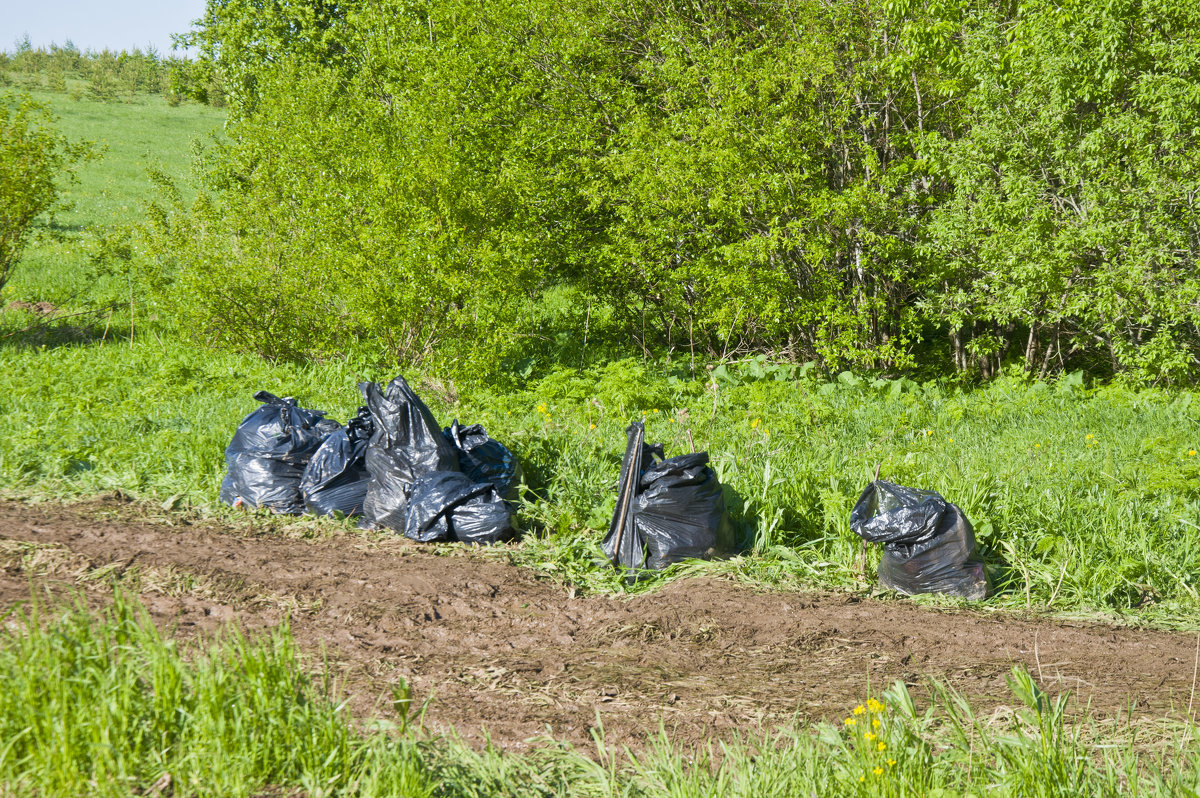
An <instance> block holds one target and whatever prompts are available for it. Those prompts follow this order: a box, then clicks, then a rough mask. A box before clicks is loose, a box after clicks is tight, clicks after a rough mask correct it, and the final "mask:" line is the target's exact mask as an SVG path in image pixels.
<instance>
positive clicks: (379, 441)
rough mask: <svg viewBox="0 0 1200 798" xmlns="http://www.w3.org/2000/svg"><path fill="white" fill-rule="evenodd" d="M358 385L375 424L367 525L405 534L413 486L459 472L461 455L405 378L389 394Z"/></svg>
mask: <svg viewBox="0 0 1200 798" xmlns="http://www.w3.org/2000/svg"><path fill="white" fill-rule="evenodd" d="M358 387H359V389H360V390H361V391H362V392H363V396H364V397H365V398H366V400H367V407H368V408H369V409H370V411H371V423H372V425H373V426H374V430H373V431H372V433H371V440H370V441H369V442H368V443H367V454H366V466H367V472H368V473H369V474H370V475H371V479H370V481H369V482H368V483H367V495H366V498H365V499H364V500H363V525H364V526H367V527H375V528H382V529H391V530H394V531H396V532H404V529H405V523H406V522H405V510H406V509H407V507H408V498H409V495H410V494H411V493H412V489H413V484H414V483H416V481H417V479H418V477H422V476H425V475H427V474H432V473H433V472H435V471H458V470H459V466H458V454H457V453H456V452H455V450H454V445H453V444H451V443H450V441H448V440H446V436H445V435H443V434H442V428H441V425H439V424H438V423H437V421H436V420H435V419H434V417H433V413H432V412H430V410H429V408H428V407H426V406H425V403H424V402H422V401H421V400H420V398H418V397H417V395H416V394H415V393H413V390H412V388H410V387H408V383H407V382H405V381H404V378H403V377H397V378H396V379H394V380H392V381H391V383H390V384H389V385H388V387H387V391H386V392H385V391H384V390H382V389H381V388H380V387H379V386H378V385H377V384H375V383H373V382H364V383H362V384H360V385H359V386H358Z"/></svg>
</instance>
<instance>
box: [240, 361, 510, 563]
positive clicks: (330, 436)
mask: <svg viewBox="0 0 1200 798" xmlns="http://www.w3.org/2000/svg"><path fill="white" fill-rule="evenodd" d="M359 389H360V390H361V391H362V394H363V397H364V399H365V401H366V404H365V405H364V406H363V407H361V408H359V411H358V413H357V415H356V416H355V417H354V418H352V419H351V420H350V422H349V423H348V424H346V426H344V427H343V426H341V425H340V424H338V423H337V422H336V421H332V420H330V419H327V418H325V414H324V413H323V412H321V411H319V410H309V409H306V408H303V407H300V406H298V404H297V403H296V400H294V399H281V398H279V397H277V396H275V395H273V394H270V393H267V392H266V391H260V392H258V393H256V394H255V395H254V398H255V399H257V400H258V401H260V402H262V406H261V407H259V408H258V409H257V410H255V411H254V412H252V413H251V414H250V415H248V416H246V418H245V419H244V420H243V421H242V423H241V424H240V425H239V426H238V429H237V432H236V433H235V434H234V436H233V440H232V441H231V442H230V444H229V446H228V448H227V449H226V450H225V464H226V467H227V468H228V473H227V474H226V476H225V480H224V481H223V482H222V483H221V496H220V498H221V501H223V502H225V503H226V504H229V505H232V506H235V507H238V506H247V507H264V508H268V509H270V510H273V511H274V512H277V513H292V514H300V513H303V512H305V511H307V512H310V513H313V514H314V515H339V514H340V515H342V516H361V518H362V520H361V522H360V524H361V525H362V526H364V527H367V528H375V529H390V530H392V531H394V532H399V533H401V534H403V535H405V536H407V537H410V538H412V539H414V540H419V541H422V542H430V541H438V540H448V541H460V542H464V543H479V544H492V543H498V542H500V541H503V540H507V539H509V538H511V537H513V536H514V535H515V534H516V531H515V527H514V524H513V509H514V507H515V502H516V499H517V495H518V490H519V486H520V483H521V469H520V465H519V464H518V462H517V459H516V458H515V457H514V456H513V454H512V452H510V451H509V450H508V449H507V448H505V446H504V445H503V444H501V443H499V442H498V441H495V440H493V439H492V438H490V437H489V436H488V434H487V432H486V431H484V429H483V427H481V426H479V425H478V424H472V425H470V426H462V425H460V424H459V423H458V421H457V420H455V421H454V422H453V423H452V424H451V425H450V427H449V428H447V429H442V428H441V426H440V425H439V424H438V423H437V421H436V420H435V419H434V417H433V413H432V412H430V410H429V408H428V407H427V406H426V405H425V403H424V402H422V401H421V399H420V398H419V397H418V396H417V395H416V394H415V393H413V390H412V388H410V387H409V385H408V383H407V382H405V381H404V378H402V377H397V378H396V379H394V380H392V382H391V383H390V384H389V385H388V386H387V388H386V389H383V388H381V387H380V386H379V385H377V384H375V383H362V384H361V385H359Z"/></svg>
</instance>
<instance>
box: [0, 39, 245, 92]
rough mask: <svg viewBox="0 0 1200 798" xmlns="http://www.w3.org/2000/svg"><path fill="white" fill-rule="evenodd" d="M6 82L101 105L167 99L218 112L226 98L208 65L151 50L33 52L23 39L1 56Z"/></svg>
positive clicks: (56, 48)
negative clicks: (192, 101)
mask: <svg viewBox="0 0 1200 798" xmlns="http://www.w3.org/2000/svg"><path fill="white" fill-rule="evenodd" d="M5 80H8V81H11V82H14V83H16V84H18V85H20V86H22V87H23V88H25V89H27V90H30V91H40V90H45V91H50V92H54V93H61V94H68V93H69V94H70V95H71V96H72V98H73V99H81V98H82V97H83V96H84V91H85V90H86V91H87V95H88V96H89V97H90V98H92V99H96V100H101V101H104V102H109V101H113V100H123V101H125V102H132V101H134V99H135V97H137V96H138V95H145V94H165V95H167V96H168V97H174V98H175V99H176V100H181V99H182V98H183V97H184V96H187V97H191V98H192V99H195V100H198V101H199V102H203V103H207V104H209V105H212V106H214V107H220V106H221V105H223V104H224V98H225V94H224V89H223V88H222V86H221V84H220V82H219V81H217V80H216V78H215V76H214V74H213V71H212V68H211V65H210V64H209V63H208V62H206V61H195V60H191V59H187V58H182V57H178V56H173V55H172V56H163V55H161V54H160V53H159V52H158V51H157V50H155V49H154V48H153V47H148V48H147V49H145V50H141V49H139V48H137V47H135V48H133V49H132V50H121V51H113V50H109V49H107V48H105V49H103V50H100V51H99V52H97V51H94V50H88V51H81V50H80V49H79V48H78V47H76V46H75V44H74V43H72V42H71V40H70V39H68V40H67V43H66V44H65V45H61V46H60V45H58V44H51V45H50V47H49V48H43V47H33V46H32V45H31V44H30V42H29V39H28V37H26V38H25V39H24V40H22V41H20V42H18V46H17V49H16V51H15V52H14V53H12V54H11V55H10V54H8V53H0V85H3V82H4V81H5Z"/></svg>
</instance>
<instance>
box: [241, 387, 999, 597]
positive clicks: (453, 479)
mask: <svg viewBox="0 0 1200 798" xmlns="http://www.w3.org/2000/svg"><path fill="white" fill-rule="evenodd" d="M358 387H359V390H361V391H362V394H363V398H364V400H365V401H366V404H365V405H364V406H363V407H361V408H359V410H358V413H357V415H355V417H354V418H352V419H350V421H349V423H347V424H346V425H345V426H342V425H340V424H338V423H337V422H336V421H332V420H330V419H327V418H325V414H324V413H322V412H321V411H319V410H309V409H306V408H303V407H300V406H299V405H298V404H297V403H296V400H294V399H290V398H289V399H281V398H279V397H278V396H275V395H274V394H271V393H268V392H266V391H260V392H258V393H256V394H255V395H254V398H255V399H257V400H258V401H259V402H261V403H262V405H261V407H259V408H258V409H257V410H255V411H254V412H252V413H251V414H250V415H248V416H246V418H245V420H243V421H242V423H241V424H240V425H239V426H238V428H237V432H236V433H235V434H234V436H233V440H232V441H231V442H230V444H229V447H228V448H227V449H226V450H225V463H226V466H227V467H228V474H227V475H226V477H225V480H224V482H222V484H221V496H220V498H221V501H223V502H225V503H226V504H230V505H233V506H235V507H238V506H247V507H263V508H268V509H270V510H273V511H274V512H277V513H292V514H300V513H304V512H309V513H312V514H314V515H341V516H346V517H350V516H360V517H361V519H362V520H361V521H360V525H361V526H363V527H366V528H372V529H386V530H392V531H394V532H398V533H400V534H403V535H405V536H407V537H409V538H412V539H413V540H418V541H422V542H432V541H460V542H464V543H477V544H493V543H498V542H501V541H505V540H509V539H511V538H513V537H515V535H516V525H515V523H514V510H515V508H516V504H517V501H518V494H519V488H520V484H521V468H520V465H519V464H518V462H517V459H516V457H514V456H513V453H512V452H510V451H509V450H508V449H507V448H506V447H505V446H504V445H503V444H501V443H499V442H498V441H495V440H493V439H492V438H491V437H489V436H488V434H487V432H486V431H485V430H484V429H483V427H481V426H480V425H478V424H472V425H470V426H463V425H460V424H459V423H458V421H457V420H455V421H454V422H453V423H452V424H451V425H450V426H449V427H447V428H445V429H442V427H441V426H440V425H439V424H438V423H437V421H436V419H434V417H433V413H432V412H430V410H429V408H428V407H426V405H425V403H424V402H422V401H421V399H420V398H419V397H418V396H417V395H416V394H415V393H413V390H412V389H411V388H410V387H409V385H408V383H407V382H405V381H404V379H403V378H402V377H397V378H396V379H394V380H392V382H391V383H390V384H388V386H387V388H386V389H384V388H381V387H380V386H379V385H377V384H375V383H371V382H365V383H362V384H360V385H359V386H358ZM626 434H627V442H626V449H625V457H624V459H623V460H622V463H621V471H620V477H619V480H618V484H617V503H616V507H615V509H614V511H613V518H612V523H611V524H610V525H609V529H608V534H607V535H606V536H605V538H604V540H603V542H602V543H601V548H602V550H603V552H604V554H605V556H606V557H607V558H608V561H609V563H611V565H612V566H614V567H616V568H619V569H624V570H625V571H626V572H628V573H629V574H631V575H632V576H634V577H636V575H637V574H638V573H640V572H643V571H647V570H659V569H662V568H666V567H667V566H669V565H671V564H673V563H677V562H680V561H682V560H685V559H707V558H710V557H714V556H719V555H722V554H727V553H730V552H732V551H733V550H734V548H735V541H734V534H733V525H732V523H731V521H730V518H729V514H728V512H727V511H726V504H725V496H724V492H723V490H722V487H721V483H720V482H719V480H718V479H717V476H716V474H715V473H714V472H713V470H712V468H710V467H709V464H708V453H707V452H696V453H693V454H685V455H680V456H677V457H671V458H668V457H666V456H665V454H664V452H663V446H662V444H653V445H651V444H647V443H646V440H645V438H646V430H645V426H644V424H642V423H640V422H639V423H634V424H632V425H631V426H630V427H629V429H628V430H627V431H626ZM850 526H851V528H852V529H853V530H854V531H855V532H856V533H858V534H859V535H860V536H861V537H862V539H863V540H864V541H867V542H871V543H882V544H883V547H884V550H883V557H882V560H881V561H880V564H879V571H878V573H879V581H880V582H881V583H882V584H883V585H884V586H886V587H889V588H891V589H893V590H897V591H899V592H901V593H907V594H916V593H948V594H950V595H955V596H961V597H964V598H967V599H982V598H984V597H986V596H987V594H988V591H989V584H988V579H987V574H986V572H985V570H984V566H983V562H982V561H981V560H980V559H979V557H978V555H977V552H976V545H975V535H974V531H973V529H972V527H971V522H970V521H968V520H967V517H966V516H965V515H964V514H963V512H962V510H961V509H959V508H958V507H957V506H956V505H954V504H951V503H950V502H947V501H946V500H945V499H944V498H943V497H942V496H941V495H939V494H937V493H934V492H932V491H922V490H915V489H912V488H906V487H903V486H901V485H896V484H893V483H891V482H886V481H883V480H879V479H876V480H875V481H874V482H872V483H871V484H870V485H868V486H867V488H866V489H865V490H864V491H863V493H862V495H861V496H860V497H859V500H858V502H857V504H856V505H855V506H854V509H853V510H852V511H851V514H850Z"/></svg>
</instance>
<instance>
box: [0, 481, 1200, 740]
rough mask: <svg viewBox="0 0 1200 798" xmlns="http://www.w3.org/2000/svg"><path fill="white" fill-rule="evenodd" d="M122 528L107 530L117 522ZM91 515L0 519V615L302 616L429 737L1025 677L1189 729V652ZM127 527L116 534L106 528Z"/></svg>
mask: <svg viewBox="0 0 1200 798" xmlns="http://www.w3.org/2000/svg"><path fill="white" fill-rule="evenodd" d="M109 509H110V510H111V508H109ZM103 511H104V508H103V507H100V506H97V505H90V506H89V505H83V506H74V507H63V506H57V505H25V504H20V503H15V502H0V562H3V563H4V565H5V568H4V571H3V573H2V574H0V607H10V606H12V605H14V604H16V603H19V602H22V601H25V600H28V598H29V595H30V584H31V582H32V584H33V585H34V589H35V590H36V591H38V592H45V593H49V594H52V595H61V594H63V593H64V592H70V591H74V590H78V591H82V592H83V594H84V595H85V596H86V597H87V598H88V600H89V603H92V604H93V605H100V604H103V603H104V602H105V600H106V599H105V595H106V594H107V595H109V596H111V588H110V587H109V584H110V582H106V578H109V577H112V576H115V575H118V574H121V573H122V572H128V573H136V574H138V577H137V581H134V582H133V583H134V584H139V585H140V586H141V594H142V599H143V601H144V602H145V603H146V605H147V606H148V607H149V609H150V610H151V612H152V614H153V616H154V617H155V618H156V619H157V620H158V621H159V622H160V623H161V624H162V625H163V626H164V628H172V629H173V630H174V631H173V633H174V634H176V635H179V636H181V637H184V638H187V637H192V636H195V635H197V634H210V633H213V632H215V631H216V630H218V629H219V628H221V627H222V626H223V625H225V624H226V623H228V622H230V621H234V620H237V621H238V622H239V623H240V624H241V626H242V628H244V629H246V630H248V631H251V632H253V631H257V630H263V629H267V628H270V627H273V626H275V625H277V624H279V623H280V622H281V621H282V620H283V619H284V618H285V617H287V616H288V615H290V617H291V619H292V630H293V633H294V635H295V637H296V639H297V640H298V641H299V643H300V645H301V646H302V647H303V649H304V650H305V651H307V652H309V653H310V654H313V655H314V661H319V660H318V659H317V657H318V656H319V655H321V652H324V653H325V655H326V656H328V657H329V658H330V660H331V661H332V662H333V664H334V667H335V668H336V669H337V671H338V673H339V674H340V676H341V679H342V684H341V689H342V690H344V691H345V692H346V693H348V694H349V696H350V697H351V706H352V708H353V709H354V710H355V712H356V713H357V714H358V715H359V716H366V715H369V714H371V713H376V714H380V715H384V716H386V715H388V714H389V713H390V711H391V710H390V707H389V701H388V696H390V688H391V686H392V685H393V684H395V683H397V682H398V681H399V680H400V679H401V678H404V679H407V680H408V682H409V683H410V684H411V685H412V687H413V690H414V698H415V700H416V701H417V702H422V701H425V700H428V701H429V705H428V711H427V714H426V716H425V722H426V724H427V725H428V726H430V727H432V728H434V729H439V730H440V729H447V728H450V727H453V728H455V729H457V730H458V732H459V733H460V734H462V735H463V736H464V737H466V738H467V739H468V740H473V741H475V742H479V741H481V740H482V739H483V737H484V733H483V731H482V730H483V729H486V733H487V734H488V735H490V737H491V739H492V740H493V742H495V743H496V744H498V745H501V746H503V747H506V748H522V747H524V746H526V745H528V744H529V740H530V738H532V737H535V736H538V735H542V734H550V735H552V736H553V737H556V738H563V739H567V740H569V741H571V742H573V743H578V744H585V745H586V744H587V743H588V740H589V737H590V732H591V729H592V727H593V726H594V725H595V723H596V720H597V718H599V720H600V721H601V722H602V723H603V727H604V730H605V735H606V738H607V739H608V740H609V741H610V742H613V743H617V744H628V745H631V746H634V747H638V746H639V745H640V743H641V741H643V740H644V739H646V737H647V736H648V735H650V734H653V733H654V732H655V731H656V730H657V729H658V727H659V724H660V723H661V724H662V725H663V726H665V728H666V729H667V730H668V731H670V732H671V733H672V736H673V738H675V739H676V740H677V741H679V742H680V743H683V744H688V743H695V742H700V741H703V740H706V739H712V738H714V737H726V736H729V735H731V734H732V733H733V732H735V731H749V730H754V729H758V728H760V727H762V728H769V727H770V726H773V725H776V724H783V723H788V722H790V721H791V720H792V719H793V718H794V717H797V716H799V717H801V718H818V717H825V718H832V717H836V716H838V715H840V714H841V713H844V712H846V711H847V708H849V707H852V706H854V705H855V704H856V703H858V702H859V701H861V700H862V699H863V698H865V697H866V695H867V694H868V690H869V689H871V688H872V687H873V688H874V689H875V690H879V689H881V688H883V687H886V686H887V685H888V684H890V683H891V682H892V681H893V680H896V679H902V680H904V681H905V682H907V683H909V684H910V685H912V686H914V687H915V688H916V690H917V692H918V694H921V690H922V685H924V684H925V679H926V677H935V678H937V679H939V680H942V681H944V682H946V683H948V684H949V685H951V686H953V687H954V688H956V689H957V690H959V691H960V692H962V693H963V694H965V695H966V696H968V697H969V698H970V699H971V700H972V701H973V702H974V703H976V704H977V705H978V706H981V707H984V708H987V707H994V706H996V705H997V704H999V703H1004V702H1009V701H1011V698H1010V694H1009V691H1008V689H1007V687H1006V685H1005V675H1006V674H1007V672H1008V671H1009V670H1010V668H1012V666H1013V665H1023V666H1025V667H1026V668H1028V669H1029V670H1030V671H1031V672H1032V673H1034V674H1035V675H1036V676H1037V677H1038V679H1039V681H1040V682H1041V684H1042V685H1043V686H1044V687H1045V688H1046V689H1047V690H1048V691H1049V692H1051V693H1058V692H1061V691H1063V690H1070V691H1072V693H1073V695H1074V696H1075V698H1074V699H1073V700H1074V701H1075V706H1077V707H1080V708H1082V707H1084V706H1086V707H1088V711H1089V713H1090V714H1091V716H1092V717H1093V718H1097V717H1098V718H1106V717H1108V718H1111V717H1113V716H1116V715H1118V714H1122V713H1126V712H1129V713H1131V714H1132V715H1134V716H1135V717H1137V716H1146V717H1157V718H1161V717H1163V716H1165V715H1174V716H1176V717H1182V716H1183V715H1184V713H1185V712H1186V710H1187V708H1188V705H1189V700H1190V698H1191V694H1192V690H1193V684H1194V676H1195V666H1196V662H1197V659H1196V657H1197V638H1196V636H1195V635H1190V634H1188V635H1182V634H1173V633H1168V632H1161V631H1149V630H1141V629H1133V628H1121V627H1109V626H1102V625H1096V624H1087V623H1082V622H1078V623H1077V622H1062V621H1052V620H1044V619H1043V620H1039V619H1031V618H1022V617H1016V616H1013V615H1009V614H997V613H992V614H983V613H976V612H964V611H951V610H945V609H937V608H930V607H919V606H914V605H912V604H910V603H907V602H903V601H875V600H869V599H863V598H861V597H856V596H853V595H847V594H831V593H764V592H756V591H754V590H752V589H750V588H747V587H744V586H740V585H736V584H733V583H730V582H726V581H720V580H713V579H691V580H682V581H678V582H674V583H672V584H670V585H668V586H667V587H665V588H664V589H662V590H661V591H658V592H656V593H653V594H650V595H643V596H639V597H635V598H630V599H617V598H607V597H589V598H576V597H573V596H572V595H571V593H570V592H569V591H567V590H565V589H563V588H562V587H560V586H557V585H555V584H553V583H551V582H548V581H546V580H543V579H540V578H538V577H537V576H536V575H535V574H534V573H532V572H530V571H528V570H524V569H521V568H517V567H513V566H510V565H507V564H504V563H500V562H497V561H496V560H495V559H494V558H493V559H485V558H482V557H479V556H477V555H472V554H470V553H466V552H463V551H461V550H458V549H449V550H440V552H439V550H433V549H431V548H429V547H421V546H417V545H414V544H411V543H409V542H407V541H405V540H384V541H372V540H369V539H366V538H362V537H358V536H356V535H354V534H352V533H341V534H339V535H337V536H335V537H334V538H333V539H327V540H322V541H311V540H304V539H300V538H296V537H290V536H264V535H262V534H257V533H255V532H254V531H253V530H250V531H247V530H245V529H243V530H235V529H224V528H220V527H217V526H211V525H208V526H201V525H189V524H187V523H186V522H184V521H181V520H177V521H176V525H174V526H169V525H165V524H156V523H149V522H143V521H138V520H130V519H128V518H126V519H119V518H118V519H113V518H102V517H100V516H101V515H103V514H104V512H103ZM109 514H111V513H109Z"/></svg>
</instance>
